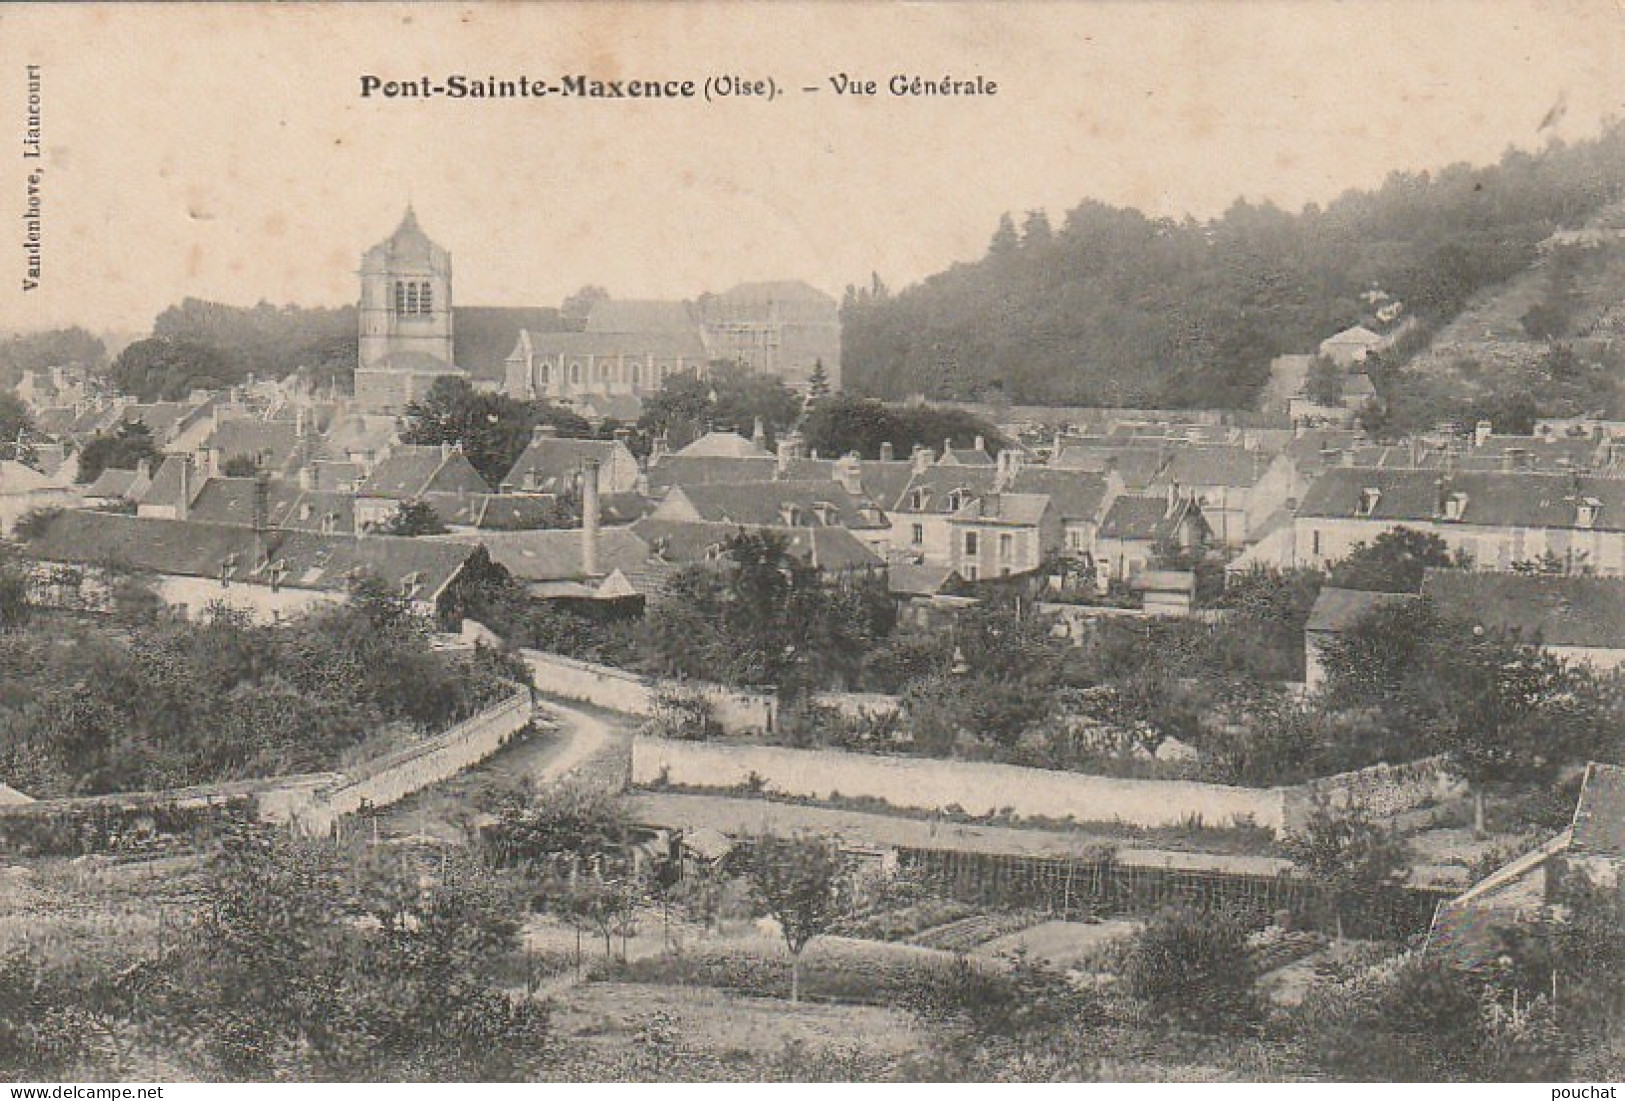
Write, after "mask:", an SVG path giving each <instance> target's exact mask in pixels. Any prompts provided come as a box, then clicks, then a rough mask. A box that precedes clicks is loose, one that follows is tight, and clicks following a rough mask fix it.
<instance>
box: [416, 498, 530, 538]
mask: <svg viewBox="0 0 1625 1101" xmlns="http://www.w3.org/2000/svg"><path fill="white" fill-rule="evenodd" d="M473 500H475V501H478V502H479V503H480V505H479V511H478V514H477V515H476V516H475V517H474V526H475V527H477V528H479V529H480V530H481V531H535V530H536V529H538V528H541V527H543V526H545V525H546V523H547V522H548V521H549V520H551V519H552V518H553V516H554V515H555V514H556V512H557V510H558V499H557V498H556V497H554V496H552V495H551V494H547V495H537V496H528V495H525V494H520V493H490V494H485V495H482V496H479V497H475V498H473ZM430 503H431V504H432V503H433V498H430ZM446 522H447V523H450V521H449V520H448V521H446Z"/></svg>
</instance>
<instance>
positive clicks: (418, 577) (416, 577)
mask: <svg viewBox="0 0 1625 1101" xmlns="http://www.w3.org/2000/svg"><path fill="white" fill-rule="evenodd" d="M422 589H423V574H422V573H420V572H419V571H417V570H413V571H412V572H411V573H409V574H407V575H406V576H405V577H403V578H401V595H402V596H404V597H405V598H406V599H408V600H415V599H417V595H418V593H419V592H420V591H422Z"/></svg>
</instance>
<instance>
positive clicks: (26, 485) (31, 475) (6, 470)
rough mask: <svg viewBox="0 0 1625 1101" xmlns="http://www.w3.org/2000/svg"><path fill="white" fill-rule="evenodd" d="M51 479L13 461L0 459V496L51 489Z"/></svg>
mask: <svg viewBox="0 0 1625 1101" xmlns="http://www.w3.org/2000/svg"><path fill="white" fill-rule="evenodd" d="M52 487H53V483H52V481H51V479H49V478H47V477H46V476H45V475H43V474H41V473H40V472H39V471H37V470H35V469H34V468H33V467H31V466H25V465H24V464H22V463H19V462H17V461H16V460H14V459H0V494H6V493H32V492H35V491H36V490H42V489H51V488H52Z"/></svg>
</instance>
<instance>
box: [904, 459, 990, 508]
mask: <svg viewBox="0 0 1625 1101" xmlns="http://www.w3.org/2000/svg"><path fill="white" fill-rule="evenodd" d="M997 484H998V471H997V470H995V469H994V468H993V467H976V466H973V467H963V466H961V467H953V466H928V467H926V468H925V469H924V470H921V471H920V472H919V473H917V474H915V475H914V476H913V477H912V478H910V479H909V481H908V484H907V485H906V486H904V487H903V491H902V492H901V493H899V494H898V495H897V500H896V501H895V502H894V503H893V505H892V507H893V509H895V510H896V511H898V512H918V513H936V514H939V515H944V516H946V515H951V514H952V513H954V512H956V511H958V508H955V507H954V506H953V505H951V504H950V502H949V497H950V495H951V494H953V492H954V491H955V490H964V491H965V492H966V493H969V494H971V495H973V496H986V495H987V494H989V493H992V492H993V489H994V487H995V486H996V485H997ZM916 490H918V491H920V492H921V493H922V494H923V497H922V499H921V503H920V507H919V508H915V507H914V502H915V491H916ZM962 507H964V506H963V505H960V506H959V508H962Z"/></svg>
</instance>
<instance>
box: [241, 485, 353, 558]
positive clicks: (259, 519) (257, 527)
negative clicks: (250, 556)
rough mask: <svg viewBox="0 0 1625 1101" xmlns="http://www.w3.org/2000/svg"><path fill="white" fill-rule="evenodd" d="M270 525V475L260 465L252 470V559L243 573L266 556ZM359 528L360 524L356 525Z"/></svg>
mask: <svg viewBox="0 0 1625 1101" xmlns="http://www.w3.org/2000/svg"><path fill="white" fill-rule="evenodd" d="M270 526H271V475H270V474H269V473H268V472H267V471H266V469H265V468H264V467H263V466H262V467H260V468H259V469H258V470H256V471H255V472H254V561H252V562H250V563H249V564H248V569H247V570H246V571H244V572H245V573H253V572H254V571H255V570H257V569H259V568H260V563H261V562H262V561H264V559H265V556H266V549H265V545H266V544H265V532H266V529H268V528H269V527H270ZM356 530H357V531H360V530H361V525H360V524H357V525H356Z"/></svg>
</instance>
